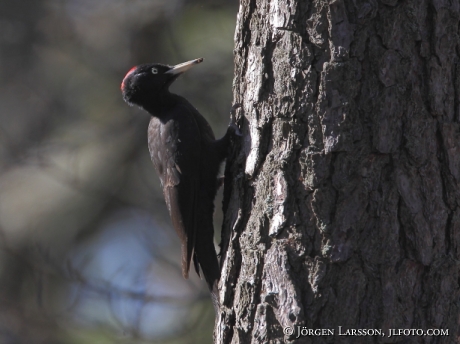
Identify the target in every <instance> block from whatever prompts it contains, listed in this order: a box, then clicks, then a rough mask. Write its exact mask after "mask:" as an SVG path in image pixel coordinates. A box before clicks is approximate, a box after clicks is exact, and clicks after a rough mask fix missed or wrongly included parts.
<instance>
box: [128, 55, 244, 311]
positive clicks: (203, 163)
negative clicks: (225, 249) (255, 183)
mask: <svg viewBox="0 0 460 344" xmlns="http://www.w3.org/2000/svg"><path fill="white" fill-rule="evenodd" d="M202 61H203V59H202V58H201V59H196V60H192V61H189V62H185V63H182V64H179V65H176V66H172V67H171V66H168V65H163V64H144V65H139V66H136V67H134V68H132V69H131V70H130V71H129V72H128V74H126V76H125V78H124V79H123V82H122V84H121V90H122V93H123V98H124V100H125V101H126V102H127V103H128V104H130V105H132V104H135V105H138V106H140V107H142V108H143V109H145V110H146V111H147V112H148V113H149V114H150V115H151V116H152V118H151V120H150V124H149V127H148V146H149V151H150V156H151V159H152V161H153V164H154V166H155V169H156V171H157V173H158V175H159V177H160V181H161V185H162V187H163V194H164V197H165V201H166V204H167V207H168V210H169V214H170V216H171V220H172V223H173V227H174V228H175V230H176V232H177V234H178V235H179V238H180V240H181V244H182V274H183V276H184V278H188V272H189V269H190V264H191V263H190V262H191V260H192V258H193V261H194V265H195V269H196V271H197V273H198V274H200V272H199V271H200V268H201V271H202V273H203V275H204V278H205V280H206V282H207V284H208V287H209V289H210V291H211V293H212V295H213V302H214V305H215V306H216V302H218V299H217V297H218V296H217V282H218V280H219V278H220V269H219V264H218V261H217V256H216V252H215V248H214V228H213V213H214V198H215V196H216V192H217V189H218V180H217V175H218V172H219V168H220V165H221V163H222V162H223V160H224V159H225V158H226V155H227V147H228V144H229V140H230V136H231V134H232V133H234V132H235V131H237V129H236V127H235V126H234V125H231V126H229V129H228V130H227V133H226V134H225V136H224V137H223V138H221V139H220V140H216V139H215V137H214V133H213V131H212V129H211V126H210V125H209V123H208V122H207V121H206V119H205V118H204V117H203V116H202V115H201V114H200V113H199V112H198V110H197V109H195V107H193V106H192V105H191V104H190V103H189V102H188V101H187V100H186V99H185V98H183V97H181V96H179V95H176V94H173V93H171V92H170V91H169V86H170V85H171V84H172V82H173V81H174V80H175V79H176V78H177V77H178V76H179V75H180V74H182V73H183V72H185V71H186V70H188V69H189V68H191V67H192V66H194V65H196V64H198V63H201V62H202Z"/></svg>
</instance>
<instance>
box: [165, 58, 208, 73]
mask: <svg viewBox="0 0 460 344" xmlns="http://www.w3.org/2000/svg"><path fill="white" fill-rule="evenodd" d="M203 60H204V59H203V58H202V57H200V58H199V59H195V60H191V61H187V62H184V63H180V64H178V65H175V66H174V67H172V68H171V69H170V70H168V71H167V72H166V73H165V74H172V75H175V74H181V73H183V72H185V71H187V70H189V69H190V68H192V67H193V66H194V65H197V64H199V63H201V62H203Z"/></svg>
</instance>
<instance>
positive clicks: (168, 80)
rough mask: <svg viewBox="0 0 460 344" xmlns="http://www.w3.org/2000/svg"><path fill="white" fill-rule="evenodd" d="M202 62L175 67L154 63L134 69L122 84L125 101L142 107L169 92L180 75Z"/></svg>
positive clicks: (190, 62)
mask: <svg viewBox="0 0 460 344" xmlns="http://www.w3.org/2000/svg"><path fill="white" fill-rule="evenodd" d="M201 62H203V58H199V59H195V60H191V61H188V62H184V63H181V64H178V65H175V66H168V65H164V64H159V63H154V64H143V65H139V66H136V67H133V68H131V69H130V70H129V72H128V73H127V74H126V76H125V77H124V79H123V82H122V83H121V92H122V94H123V99H124V100H125V101H126V102H127V103H128V104H129V105H133V104H135V105H139V106H142V105H144V104H146V103H148V102H149V101H152V99H154V98H156V97H157V96H158V95H161V94H162V93H163V92H167V91H168V88H169V86H170V85H171V84H172V83H173V81H174V80H176V79H177V77H178V76H179V75H181V74H182V73H183V72H185V71H187V70H188V69H190V68H191V67H193V66H194V65H196V64H198V63H201Z"/></svg>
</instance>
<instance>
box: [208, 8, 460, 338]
mask: <svg viewBox="0 0 460 344" xmlns="http://www.w3.org/2000/svg"><path fill="white" fill-rule="evenodd" d="M459 11H460V4H459V0H450V1H448V0H399V1H398V0H380V1H376V0H367V1H364V0H310V1H306V0H271V1H270V0H244V1H241V4H240V9H239V14H238V20H237V27H236V33H235V51H234V54H235V67H236V70H235V79H234V90H233V91H234V103H235V104H237V106H238V105H239V106H240V107H239V108H237V109H236V111H235V112H236V113H235V116H236V118H237V120H238V123H239V124H240V126H241V127H242V130H243V134H244V136H243V138H242V139H241V140H240V142H239V143H237V144H236V145H235V147H234V152H233V155H232V157H231V158H230V159H229V161H228V163H227V168H226V177H225V180H226V183H225V192H224V210H225V219H224V224H223V229H222V231H223V232H222V233H223V242H222V278H221V281H220V298H221V301H222V307H221V310H220V312H219V314H218V318H217V324H216V330H215V341H216V342H217V343H283V342H295V343H455V342H457V340H459V337H458V336H459V321H460V316H459V314H460V312H459V307H460V302H459V295H460V293H459V291H460V290H459V263H458V262H459V261H458V259H459V251H460V207H459V205H460V187H459V184H460V154H459V153H460V112H459V111H460V109H459V96H460V94H459V92H460V68H459V64H458V63H459V59H458V57H459V50H458V49H459V46H458V43H459V36H458V30H459V22H460V21H459ZM287 326H290V327H296V326H306V327H307V328H309V329H333V330H334V331H335V334H334V335H332V336H330V335H322V336H303V337H300V338H299V339H295V338H294V337H295V335H292V336H288V335H285V334H284V333H283V329H284V328H286V327H287ZM339 326H342V332H343V331H345V330H346V329H352V328H353V329H381V330H382V331H383V333H384V334H385V336H338V335H337V333H338V329H339ZM389 329H423V330H427V329H447V330H448V331H449V335H448V336H408V337H405V336H397V337H395V336H392V337H389V336H388V331H389Z"/></svg>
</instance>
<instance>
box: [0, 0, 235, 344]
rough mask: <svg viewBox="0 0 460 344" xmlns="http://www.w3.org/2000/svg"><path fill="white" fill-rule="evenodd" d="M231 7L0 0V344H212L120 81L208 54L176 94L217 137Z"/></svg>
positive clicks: (143, 124) (206, 312) (200, 290)
mask: <svg viewBox="0 0 460 344" xmlns="http://www.w3.org/2000/svg"><path fill="white" fill-rule="evenodd" d="M237 6H238V4H237V1H236V0H232V1H228V0H201V1H200V0H194V1H185V0H98V1H93V0H42V1H37V0H21V1H13V0H0V80H1V81H2V82H1V84H0V118H1V121H0V344H10V343H28V344H35V343H46V344H54V343H72V344H78V343H211V342H212V330H213V323H214V311H213V309H212V305H211V302H210V297H209V294H208V291H207V289H206V286H205V283H204V281H201V280H199V278H198V277H197V276H195V274H194V273H191V274H190V275H191V279H190V280H188V281H186V280H184V279H183V278H182V276H181V269H180V265H179V263H180V249H179V240H178V238H177V236H176V234H175V232H174V230H173V229H172V228H171V223H170V219H169V215H168V214H167V210H166V206H165V204H164V200H163V196H162V193H161V190H160V185H159V179H158V177H157V175H156V173H155V171H154V168H153V165H152V163H151V161H150V157H149V153H148V149H147V135H146V131H147V125H148V121H149V116H148V114H147V113H145V112H143V111H142V110H140V109H138V108H134V107H129V106H128V105H127V104H125V103H124V102H123V100H122V97H121V93H120V83H121V81H122V79H123V77H124V75H125V74H126V72H127V71H128V70H129V69H130V68H131V67H132V66H134V65H137V64H140V63H146V62H162V63H167V64H177V63H180V62H184V61H187V60H190V59H194V58H198V57H204V58H205V62H204V63H203V64H201V65H199V66H197V67H196V68H194V69H192V70H191V71H189V72H188V73H187V74H185V75H184V76H182V77H181V78H180V79H179V80H177V81H176V83H175V84H174V85H173V86H172V91H173V92H176V93H179V94H181V95H183V96H185V97H186V98H188V99H189V100H190V102H191V103H192V104H194V105H195V106H196V107H197V108H198V109H199V110H200V112H201V113H202V114H203V115H204V116H205V117H206V118H207V119H208V121H209V122H210V123H211V125H212V127H213V128H214V131H215V134H216V136H217V137H221V136H222V135H223V134H224V132H225V129H226V127H227V125H228V123H229V111H230V108H231V96H232V94H231V85H232V77H233V54H232V49H233V33H234V28H235V21H236V13H237ZM216 209H217V211H221V201H220V200H216ZM219 217H221V215H219V214H217V213H216V216H215V230H216V231H217V232H218V234H219V233H220V224H221V218H219ZM217 240H218V238H217V239H216V241H217Z"/></svg>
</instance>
